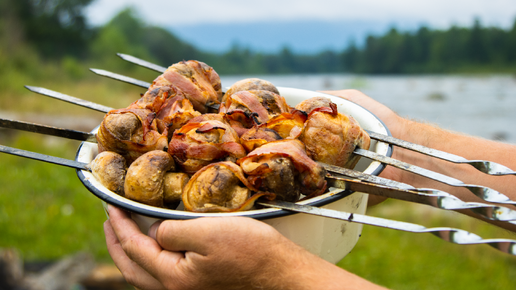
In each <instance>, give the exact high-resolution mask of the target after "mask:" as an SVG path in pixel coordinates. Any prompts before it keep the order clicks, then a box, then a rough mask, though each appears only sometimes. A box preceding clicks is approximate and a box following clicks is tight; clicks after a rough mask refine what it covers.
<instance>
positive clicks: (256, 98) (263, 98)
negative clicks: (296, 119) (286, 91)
mask: <svg viewBox="0 0 516 290" xmlns="http://www.w3.org/2000/svg"><path fill="white" fill-rule="evenodd" d="M289 111H290V107H289V106H288V104H287V102H286V101H285V98H283V97H282V96H280V95H278V94H275V93H273V92H270V91H265V90H252V91H239V92H235V93H233V94H232V95H231V96H229V97H227V99H226V101H225V102H224V103H223V104H222V106H221V107H220V110H219V112H220V113H224V114H226V118H227V119H228V120H229V123H230V124H231V126H232V127H233V128H234V129H235V130H236V131H237V133H238V135H239V136H242V135H243V134H244V133H245V132H246V131H247V130H249V129H250V128H252V127H253V126H254V125H260V124H264V123H266V122H268V121H269V120H270V119H271V118H273V117H275V116H277V115H280V114H282V113H287V112H289Z"/></svg>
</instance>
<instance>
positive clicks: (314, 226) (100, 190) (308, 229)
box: [76, 87, 392, 263]
mask: <svg viewBox="0 0 516 290" xmlns="http://www.w3.org/2000/svg"><path fill="white" fill-rule="evenodd" d="M278 89H279V91H280V94H281V95H282V96H283V97H284V98H285V99H286V100H287V103H288V104H289V105H290V106H295V105H296V104H298V103H300V102H301V101H303V100H306V99H308V98H311V97H316V96H326V97H329V98H330V99H331V100H332V102H334V103H335V104H337V108H338V110H339V112H341V113H345V114H348V115H351V116H352V117H353V118H355V120H357V121H358V122H359V123H360V126H361V127H362V128H364V129H367V130H370V131H374V132H377V133H381V134H385V135H390V132H389V130H388V129H387V128H386V127H385V125H384V124H383V123H382V122H381V121H380V120H379V119H378V118H377V117H376V116H375V115H373V114H372V113H371V112H369V111H367V110H366V109H364V108H362V107H360V106H358V105H356V104H354V103H352V102H349V101H347V100H344V99H341V98H338V97H335V96H331V95H326V94H323V93H318V92H313V91H307V90H300V89H292V88H282V87H279V88H278ZM95 132H96V131H95V130H94V131H93V132H92V133H95ZM370 150H372V151H375V152H377V153H379V154H382V155H386V156H390V155H391V152H392V149H391V147H390V146H389V145H388V144H385V143H382V142H376V141H374V140H371V147H370ZM97 154H98V149H97V145H96V144H94V143H88V142H83V143H82V144H81V146H80V147H79V149H78V152H77V157H76V160H77V161H80V162H85V163H89V162H90V161H91V160H93V159H94V158H95V156H96V155H97ZM383 168H384V166H383V165H382V164H381V163H379V162H376V161H373V162H371V161H370V160H368V159H365V158H362V159H361V160H360V161H359V163H358V164H357V166H356V167H355V169H356V170H359V171H363V172H364V173H368V174H373V175H378V174H379V173H380V172H381V171H382V170H383ZM77 175H78V176H79V179H80V180H81V181H82V183H83V184H84V185H85V186H86V188H88V190H89V191H91V192H92V193H93V194H95V195H96V196H97V197H99V198H100V199H101V200H102V201H103V202H104V205H106V204H107V203H109V204H113V205H115V206H118V207H120V208H123V209H125V210H128V211H130V212H131V213H132V218H133V219H134V220H135V221H136V222H137V223H138V225H139V226H140V228H141V229H142V231H143V232H144V233H147V231H148V229H149V227H150V225H152V224H153V223H154V222H155V221H157V220H160V219H191V218H198V217H220V216H246V217H251V218H255V219H260V220H262V221H263V222H265V223H267V224H270V225H271V226H273V227H274V228H276V229H277V230H278V231H279V232H280V233H282V234H283V235H284V236H286V237H287V238H289V239H290V240H292V241H294V242H295V243H297V244H299V245H300V246H302V247H304V248H305V249H307V250H308V251H310V252H312V253H313V254H316V255H318V256H319V257H321V258H323V259H325V260H327V261H330V262H332V263H336V262H338V261H339V260H341V259H342V258H343V257H344V256H345V255H346V254H347V253H349V252H350V251H351V249H352V248H353V247H354V246H355V244H356V243H357V241H358V238H359V236H360V233H361V231H362V225H360V224H355V223H349V222H346V221H341V220H335V219H330V218H323V217H316V216H312V215H307V214H299V213H295V214H294V213H291V212H288V211H285V210H279V209H259V210H250V211H244V212H235V213H193V212H186V211H182V210H171V209H164V208H157V207H153V206H148V205H145V204H141V203H138V202H135V201H132V200H129V199H126V198H124V197H122V196H119V195H117V194H115V193H113V192H112V191H109V190H108V189H106V188H105V187H104V186H102V185H101V184H100V183H99V182H98V181H97V180H96V179H95V178H94V177H93V175H92V174H91V173H90V172H88V171H84V170H78V171H77ZM335 192H336V191H330V192H329V193H326V194H323V195H321V196H318V197H315V198H311V199H309V200H305V201H303V202H299V203H300V204H308V205H313V206H318V207H324V208H330V209H335V210H339V211H345V212H352V213H361V214H363V213H365V210H366V206H367V197H368V195H367V194H366V193H362V192H354V193H350V192H344V193H339V194H335Z"/></svg>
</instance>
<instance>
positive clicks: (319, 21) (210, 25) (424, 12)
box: [86, 0, 516, 53]
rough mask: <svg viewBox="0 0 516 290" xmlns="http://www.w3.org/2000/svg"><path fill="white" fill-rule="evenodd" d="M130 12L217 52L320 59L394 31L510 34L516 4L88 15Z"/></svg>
mask: <svg viewBox="0 0 516 290" xmlns="http://www.w3.org/2000/svg"><path fill="white" fill-rule="evenodd" d="M258 2H259V4H257V3H258ZM249 3H254V4H249ZM126 7H133V8H134V11H136V15H137V16H138V17H140V18H141V19H142V20H143V21H144V22H145V23H147V24H149V25H156V26H161V27H165V28H168V29H170V30H171V31H172V32H173V33H174V34H175V35H177V36H178V37H179V38H181V39H182V40H183V41H186V42H188V43H190V44H193V45H194V46H196V47H197V48H200V49H203V50H210V51H212V52H222V51H227V50H229V49H230V48H231V47H232V45H234V44H235V43H236V44H239V45H240V46H243V47H247V48H251V49H253V50H255V51H263V52H276V51H279V50H280V49H282V48H283V47H289V48H291V49H292V50H293V51H295V52H301V53H314V52H318V51H322V50H325V49H332V50H340V49H344V48H345V47H347V45H349V44H350V43H351V42H350V40H353V41H354V42H355V43H356V44H358V45H360V43H361V42H363V41H364V40H365V38H366V36H367V35H369V34H383V33H385V31H387V30H388V29H390V28H391V27H393V26H394V27H397V28H398V29H400V30H415V29H417V28H419V27H420V26H422V25H425V26H428V27H431V28H434V29H447V28H449V27H450V26H451V25H457V26H465V27H471V26H472V24H473V21H474V19H475V18H478V19H479V20H480V21H481V24H482V25H483V26H497V27H501V28H505V29H507V28H510V27H512V25H513V23H514V21H515V20H516V0H487V1H486V0H432V1H418V0H411V1H408V0H406V1H403V0H388V1H387V0H361V1H338V0H317V1H309V0H295V1H294V0H256V1H253V2H248V1H242V0H195V1H192V0H189V1H170V0H146V1H141V0H96V1H94V2H93V4H92V5H90V6H89V7H87V9H86V16H87V18H88V21H89V23H90V24H91V25H93V26H100V25H103V24H105V23H106V22H107V21H109V20H110V19H111V18H112V17H113V16H114V15H116V14H117V13H118V12H119V11H120V10H122V9H124V8H126Z"/></svg>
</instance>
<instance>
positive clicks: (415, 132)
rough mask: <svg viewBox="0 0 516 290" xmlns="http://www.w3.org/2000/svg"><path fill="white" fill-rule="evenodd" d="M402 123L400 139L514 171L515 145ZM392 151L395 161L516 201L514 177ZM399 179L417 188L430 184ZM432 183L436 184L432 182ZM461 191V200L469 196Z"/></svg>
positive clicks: (417, 179) (424, 180) (410, 178)
mask: <svg viewBox="0 0 516 290" xmlns="http://www.w3.org/2000/svg"><path fill="white" fill-rule="evenodd" d="M404 122H405V125H404V126H403V127H404V128H405V130H404V131H403V132H401V133H398V134H399V136H398V138H400V139H403V140H406V141H409V142H413V143H416V144H421V145H423V146H426V147H429V148H434V149H438V150H441V151H444V152H448V153H452V154H455V155H458V156H462V157H464V158H466V159H469V160H480V159H481V160H490V161H493V162H496V163H500V164H502V165H505V166H507V167H509V168H516V146H514V145H509V144H504V143H499V142H494V141H490V140H485V139H481V138H477V137H471V136H467V135H462V134H458V133H454V132H450V131H447V130H443V129H440V128H437V127H434V126H432V125H429V124H423V123H419V122H414V121H410V120H405V121H404ZM395 137H396V136H395ZM395 152H396V153H395V157H396V159H399V160H402V161H406V162H408V163H410V164H414V165H417V166H420V167H424V168H427V169H430V170H432V171H435V172H439V173H443V174H445V175H448V176H451V177H454V178H457V179H460V180H461V181H463V182H464V183H466V184H477V185H482V186H487V187H490V188H493V189H495V190H498V191H500V192H502V193H504V194H506V195H507V196H509V198H511V199H514V200H516V189H515V188H514V185H516V176H503V177H502V176H491V175H488V174H484V173H481V172H479V171H478V170H476V169H475V168H473V167H472V166H471V165H467V164H455V163H451V162H448V161H443V160H440V159H437V158H434V157H429V156H426V155H423V154H419V153H415V152H412V151H409V150H405V149H400V148H396V149H395ZM402 178H403V179H404V180H405V181H407V182H410V183H411V184H414V185H417V186H418V187H423V186H426V185H427V184H430V182H431V181H429V180H428V179H427V178H423V177H419V176H415V175H414V174H408V173H407V174H402ZM432 184H436V183H433V182H432ZM456 189H460V188H456ZM461 191H462V190H461ZM461 191H460V192H458V193H457V194H458V195H460V196H462V197H465V198H466V197H467V196H469V195H470V194H469V193H468V192H469V191H468V190H466V196H465V195H464V193H461Z"/></svg>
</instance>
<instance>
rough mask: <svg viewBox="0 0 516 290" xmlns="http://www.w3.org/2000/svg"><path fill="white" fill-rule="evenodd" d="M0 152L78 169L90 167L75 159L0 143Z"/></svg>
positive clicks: (88, 169)
mask: <svg viewBox="0 0 516 290" xmlns="http://www.w3.org/2000/svg"><path fill="white" fill-rule="evenodd" d="M0 152H3V153H7V154H11V155H16V156H20V157H25V158H30V159H34V160H39V161H44V162H48V163H53V164H57V165H62V166H67V167H71V168H75V169H79V170H87V171H90V168H89V166H88V164H87V163H83V162H78V161H75V160H70V159H64V158H59V157H55V156H50V155H45V154H40V153H36V152H31V151H26V150H21V149H16V148H12V147H8V146H3V145H0Z"/></svg>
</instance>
